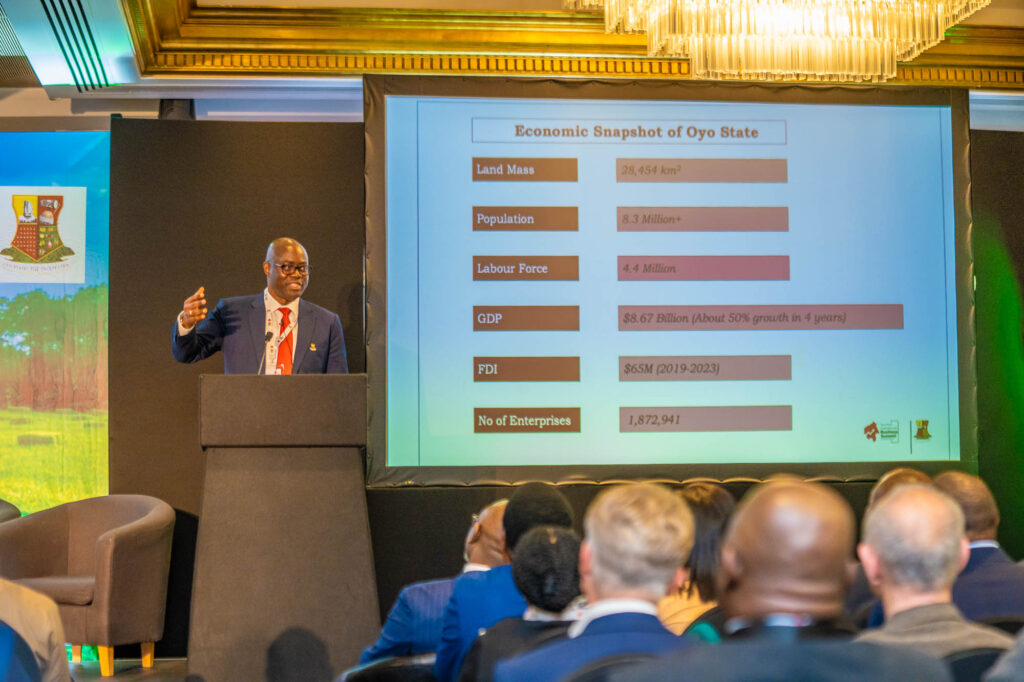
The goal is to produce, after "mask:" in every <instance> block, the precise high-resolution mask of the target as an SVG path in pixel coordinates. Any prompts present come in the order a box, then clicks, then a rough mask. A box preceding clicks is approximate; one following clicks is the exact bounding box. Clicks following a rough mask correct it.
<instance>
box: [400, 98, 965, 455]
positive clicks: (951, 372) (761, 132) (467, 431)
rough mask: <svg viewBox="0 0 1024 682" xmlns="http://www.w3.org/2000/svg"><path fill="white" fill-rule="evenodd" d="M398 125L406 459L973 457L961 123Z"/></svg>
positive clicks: (729, 111) (405, 112)
mask: <svg viewBox="0 0 1024 682" xmlns="http://www.w3.org/2000/svg"><path fill="white" fill-rule="evenodd" d="M387 106H388V117H387V130H388V133H387V134H388V137H387V149H388V151H387V159H388V166H387V175H388V186H387V192H388V196H387V206H388V221H387V229H388V315H387V317H388V424H389V426H388V461H389V465H392V466H395V465H408V466H417V465H418V466H428V465H429V466H480V465H483V466H502V465H537V464H574V463H578V464H663V463H705V462H799V461H812V462H813V461H892V460H901V459H911V460H913V459H922V460H924V459H949V458H956V457H957V456H958V455H957V453H958V448H959V419H958V414H959V412H958V409H959V408H958V395H957V365H956V342H957V336H956V305H955V298H956V297H955V287H954V283H953V270H954V268H953V265H954V244H953V219H952V213H953V210H952V206H953V203H952V170H951V161H950V158H949V155H950V151H949V149H950V137H951V134H950V127H951V124H950V112H949V109H948V108H942V107H871V106H850V105H843V106H840V105H829V106H827V107H826V106H825V105H801V104H759V103H715V102H635V101H593V100H574V101H568V100H557V101H554V100H522V99H509V100H492V99H486V98H480V99H456V98H448V99H446V98H417V97H390V98H388V104H387ZM823 109H828V111H827V115H825V114H826V112H823V111H822V110H823ZM869 168H877V169H878V170H877V172H865V170H864V169H869Z"/></svg>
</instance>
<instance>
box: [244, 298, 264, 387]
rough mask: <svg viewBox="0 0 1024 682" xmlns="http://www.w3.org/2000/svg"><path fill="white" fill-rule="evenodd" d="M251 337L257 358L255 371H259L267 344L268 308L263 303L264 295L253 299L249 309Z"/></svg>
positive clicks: (253, 350)
mask: <svg viewBox="0 0 1024 682" xmlns="http://www.w3.org/2000/svg"><path fill="white" fill-rule="evenodd" d="M248 323H249V336H250V337H251V338H252V352H253V353H254V357H255V358H256V366H255V368H254V370H253V371H256V370H258V369H259V363H260V359H261V358H262V357H263V351H265V350H266V348H267V344H266V342H265V341H264V339H265V338H266V337H267V306H266V305H265V304H264V303H263V294H259V295H257V296H255V297H253V301H252V306H250V308H249V320H248Z"/></svg>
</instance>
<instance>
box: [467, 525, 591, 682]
mask: <svg viewBox="0 0 1024 682" xmlns="http://www.w3.org/2000/svg"><path fill="white" fill-rule="evenodd" d="M579 555H580V541H579V538H578V537H577V536H576V533H575V532H573V531H572V529H570V528H554V527H551V526H541V527H539V528H534V529H532V530H531V531H530V532H528V533H527V534H526V535H524V536H523V537H522V539H521V540H520V541H519V544H517V545H516V557H515V560H514V561H513V562H512V578H513V580H515V583H516V587H517V588H518V589H519V591H520V593H522V595H523V596H524V597H525V598H526V602H527V604H529V606H528V607H527V608H526V611H525V612H524V613H523V615H522V616H521V617H520V618H506V619H505V620H503V621H501V622H500V623H498V624H496V625H495V626H494V627H492V628H489V629H488V630H487V632H485V633H484V634H482V635H480V637H478V638H477V640H476V642H474V643H473V646H472V647H471V648H470V650H469V653H468V654H466V658H465V659H464V660H463V662H462V671H461V672H460V673H459V678H458V679H459V682H490V680H492V679H493V678H494V667H495V665H496V664H497V663H498V661H501V660H504V659H506V658H511V657H512V656H515V655H517V654H521V653H523V652H526V651H530V650H531V649H535V648H537V647H538V646H541V645H542V644H546V643H548V642H550V641H553V640H555V639H561V638H563V637H565V634H566V631H567V630H568V629H569V625H570V623H569V622H567V621H565V620H563V618H566V617H568V616H567V615H565V614H564V612H566V611H567V610H568V611H573V610H574V609H575V608H577V607H576V604H577V597H579V593H580V573H579Z"/></svg>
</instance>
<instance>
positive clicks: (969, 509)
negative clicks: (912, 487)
mask: <svg viewBox="0 0 1024 682" xmlns="http://www.w3.org/2000/svg"><path fill="white" fill-rule="evenodd" d="M932 484H933V485H934V486H935V487H936V488H938V489H939V490H941V491H942V492H944V493H946V494H947V495H949V496H950V497H952V498H953V499H954V500H955V501H956V503H957V504H959V505H960V508H961V509H962V510H963V512H964V522H965V524H966V527H967V539H968V540H970V541H971V542H974V541H975V540H995V539H996V531H997V530H998V529H999V508H998V507H997V506H996V499H995V498H994V497H993V496H992V491H991V490H989V489H988V486H987V485H985V482H984V481H983V480H981V479H980V478H978V477H977V476H972V475H970V474H966V473H964V472H962V471H946V472H943V473H941V474H939V475H938V476H936V477H935V479H934V480H933V481H932Z"/></svg>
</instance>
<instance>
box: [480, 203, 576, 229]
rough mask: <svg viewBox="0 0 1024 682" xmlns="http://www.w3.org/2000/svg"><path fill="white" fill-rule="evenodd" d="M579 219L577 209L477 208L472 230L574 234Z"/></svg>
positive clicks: (547, 207)
mask: <svg viewBox="0 0 1024 682" xmlns="http://www.w3.org/2000/svg"><path fill="white" fill-rule="evenodd" d="M579 216H580V210H579V207H577V206H474V207H473V230H474V231H495V232H497V231H530V230H550V231H564V232H575V231H576V230H579V229H580V217H579Z"/></svg>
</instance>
